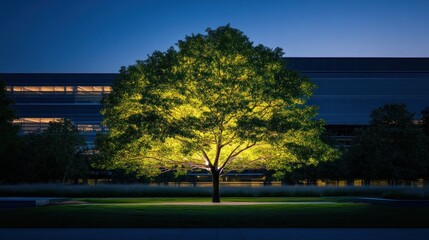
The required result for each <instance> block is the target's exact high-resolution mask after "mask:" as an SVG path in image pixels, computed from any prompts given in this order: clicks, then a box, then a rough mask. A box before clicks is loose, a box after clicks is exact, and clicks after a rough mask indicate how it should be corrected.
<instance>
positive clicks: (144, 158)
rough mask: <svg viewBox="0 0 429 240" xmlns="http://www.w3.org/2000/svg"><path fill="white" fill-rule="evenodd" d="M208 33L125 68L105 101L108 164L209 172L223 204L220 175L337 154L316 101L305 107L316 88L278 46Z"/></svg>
mask: <svg viewBox="0 0 429 240" xmlns="http://www.w3.org/2000/svg"><path fill="white" fill-rule="evenodd" d="M206 32H207V34H196V35H191V36H186V38H185V39H184V40H180V41H178V43H177V48H173V47H171V48H170V49H168V50H167V51H165V52H160V51H156V52H154V53H153V54H152V55H150V56H148V58H147V59H146V60H144V61H137V63H136V64H135V65H130V66H128V67H122V68H121V70H120V74H119V75H118V77H117V78H116V79H115V81H114V83H113V91H112V93H110V94H109V95H107V96H106V97H105V98H104V100H103V104H104V108H103V110H102V114H103V115H104V123H105V124H106V125H107V126H108V127H109V133H108V135H107V136H103V137H101V138H99V140H98V142H99V143H103V144H99V147H100V150H101V152H102V154H106V156H109V160H110V162H109V163H110V166H111V167H125V168H127V169H130V170H132V171H139V172H141V173H142V174H145V175H156V174H159V173H160V172H162V171H168V170H172V169H175V170H177V171H179V172H183V171H187V170H192V169H203V170H207V171H209V172H210V173H211V174H212V176H213V181H214V185H213V186H214V198H213V201H214V202H218V201H219V196H218V181H219V175H222V174H225V173H227V172H229V171H232V170H242V169H246V168H260V167H264V168H268V169H273V170H277V171H279V172H281V171H282V170H284V169H286V168H288V167H289V166H291V164H295V165H296V164H304V163H308V162H310V163H316V162H317V161H323V160H327V159H329V158H330V157H332V156H334V155H335V154H336V152H335V151H334V150H332V149H331V148H330V147H329V146H328V145H326V144H324V143H323V142H321V141H320V134H321V132H322V131H323V129H324V128H323V122H322V121H320V120H315V116H316V107H314V106H307V105H305V103H306V100H307V99H308V98H309V97H310V96H311V94H312V90H313V89H314V87H315V85H314V84H313V83H311V82H310V81H309V79H307V78H305V77H302V76H300V75H299V74H298V73H296V72H293V71H290V70H288V69H287V66H286V63H285V61H284V59H282V56H283V51H282V50H281V49H280V48H276V49H270V48H268V47H265V46H263V45H256V46H254V44H253V43H252V42H251V41H250V40H249V39H248V37H247V36H245V35H244V34H243V33H242V32H241V31H239V30H237V29H234V28H232V27H230V26H229V25H227V26H222V27H219V28H217V29H207V30H206ZM216 179H217V182H216ZM216 185H217V186H216ZM216 188H217V189H216ZM216 191H217V193H216ZM216 194H217V196H216Z"/></svg>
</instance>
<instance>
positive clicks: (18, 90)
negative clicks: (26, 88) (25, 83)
mask: <svg viewBox="0 0 429 240" xmlns="http://www.w3.org/2000/svg"><path fill="white" fill-rule="evenodd" d="M13 91H14V92H22V86H13Z"/></svg>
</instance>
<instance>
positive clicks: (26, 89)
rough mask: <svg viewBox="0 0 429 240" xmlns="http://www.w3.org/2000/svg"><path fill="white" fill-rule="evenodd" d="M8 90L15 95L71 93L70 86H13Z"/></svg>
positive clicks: (71, 88)
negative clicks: (15, 93)
mask: <svg viewBox="0 0 429 240" xmlns="http://www.w3.org/2000/svg"><path fill="white" fill-rule="evenodd" d="M9 89H10V90H12V89H13V91H14V92H17V93H20V92H22V93H42V92H52V93H64V91H66V92H73V87H72V86H13V87H9Z"/></svg>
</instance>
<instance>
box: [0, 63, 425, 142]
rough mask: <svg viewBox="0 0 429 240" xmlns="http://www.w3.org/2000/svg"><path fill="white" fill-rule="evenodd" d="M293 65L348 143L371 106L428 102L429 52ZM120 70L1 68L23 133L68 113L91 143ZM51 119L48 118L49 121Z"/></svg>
mask: <svg viewBox="0 0 429 240" xmlns="http://www.w3.org/2000/svg"><path fill="white" fill-rule="evenodd" d="M285 60H286V62H287V64H288V67H289V68H290V69H293V70H296V71H299V72H301V73H302V75H304V76H307V77H309V78H310V79H311V80H312V81H313V82H314V83H315V84H316V85H317V89H315V92H314V95H313V97H312V98H311V99H310V101H309V104H312V105H317V106H319V116H318V117H319V118H322V119H324V120H325V121H326V123H327V129H328V131H330V132H331V133H332V134H333V135H335V136H337V139H338V140H339V141H341V142H343V143H344V144H346V145H347V144H348V142H350V136H351V135H352V134H353V131H354V129H355V128H358V127H362V126H365V125H367V124H368V122H369V120H370V114H371V111H372V110H373V109H375V108H378V107H380V106H382V105H384V104H387V103H403V104H406V105H407V107H408V110H409V111H411V112H415V113H416V115H415V119H416V120H418V119H420V117H421V116H420V112H421V110H423V109H424V108H425V107H427V106H429V91H428V89H429V58H286V59H285ZM115 76H116V74H0V79H1V80H3V81H5V82H6V85H7V91H8V92H9V93H10V95H11V96H12V98H13V99H14V101H15V104H14V108H15V110H16V113H17V116H18V117H19V119H18V120H16V121H15V122H17V123H19V124H21V126H22V131H23V132H24V133H26V132H31V131H38V129H43V128H45V127H46V126H47V123H48V122H49V121H48V120H49V119H52V120H55V119H58V118H67V119H70V120H71V121H73V123H74V124H76V126H77V127H78V128H79V130H80V131H81V132H82V133H83V134H84V135H85V136H86V139H87V143H88V144H89V145H90V146H91V145H92V143H93V140H94V138H95V134H96V132H99V131H106V130H107V129H106V128H105V127H103V126H102V125H101V121H102V115H101V114H100V110H101V104H100V100H101V99H102V97H103V94H108V93H109V92H110V91H111V87H110V86H111V84H112V81H113V79H114V78H115ZM46 121H48V122H46Z"/></svg>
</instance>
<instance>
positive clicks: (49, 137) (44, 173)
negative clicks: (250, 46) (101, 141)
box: [21, 119, 88, 182]
mask: <svg viewBox="0 0 429 240" xmlns="http://www.w3.org/2000/svg"><path fill="white" fill-rule="evenodd" d="M22 142H23V143H22V145H23V146H22V147H23V150H24V151H23V153H22V155H21V158H23V161H24V162H26V163H27V165H28V166H29V167H28V168H29V169H31V172H29V173H28V177H27V178H28V179H29V181H32V182H49V181H61V182H65V181H66V180H68V179H73V178H76V177H84V176H85V174H86V171H87V168H88V167H87V164H86V162H85V158H84V156H83V155H82V154H83V150H84V147H85V145H86V144H85V139H84V137H83V136H82V135H81V134H80V133H79V131H78V129H77V128H76V126H74V125H73V124H72V123H71V121H70V120H67V119H61V120H60V121H56V122H51V123H49V127H48V128H47V129H46V130H45V131H42V132H40V133H31V134H27V135H25V136H24V137H23V141H22Z"/></svg>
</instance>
